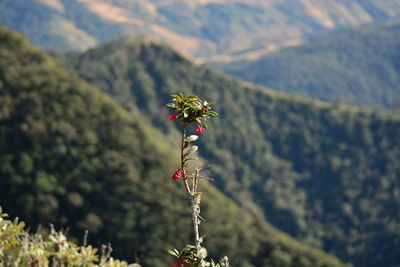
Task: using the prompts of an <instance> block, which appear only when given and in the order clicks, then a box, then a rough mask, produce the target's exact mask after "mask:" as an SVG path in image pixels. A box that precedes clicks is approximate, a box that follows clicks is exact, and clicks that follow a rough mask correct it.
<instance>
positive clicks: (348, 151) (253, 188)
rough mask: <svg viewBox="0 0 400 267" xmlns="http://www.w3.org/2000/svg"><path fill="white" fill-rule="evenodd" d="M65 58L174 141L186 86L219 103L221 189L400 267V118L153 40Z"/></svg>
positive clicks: (285, 222)
mask: <svg viewBox="0 0 400 267" xmlns="http://www.w3.org/2000/svg"><path fill="white" fill-rule="evenodd" d="M60 59H61V60H62V61H63V62H64V65H65V66H67V68H68V69H70V71H71V72H72V73H74V74H76V75H79V77H81V78H82V79H84V80H86V81H88V82H89V83H92V84H93V85H95V86H97V87H99V88H101V89H102V90H103V91H104V92H106V93H108V94H109V95H111V96H112V97H113V98H114V99H116V100H117V101H118V102H120V103H121V104H122V105H123V106H124V107H125V108H127V109H128V110H132V111H133V112H134V113H136V114H139V115H140V117H141V118H146V119H148V120H149V122H150V123H151V124H152V125H154V126H155V127H157V128H158V129H160V130H161V131H162V132H164V133H165V134H169V135H172V136H174V135H176V128H175V125H173V123H171V122H168V121H167V120H166V118H167V117H168V112H169V111H168V110H167V108H164V107H163V104H165V103H167V102H168V100H169V95H170V94H171V93H173V92H174V91H175V90H176V88H179V89H182V90H183V91H184V92H185V93H189V92H191V93H195V94H199V95H202V96H204V97H206V98H207V99H210V100H211V101H213V102H216V103H218V109H217V111H218V112H219V113H220V116H219V119H218V121H217V122H212V123H211V124H212V126H213V127H212V129H213V130H212V131H210V132H207V131H206V132H205V133H204V143H203V145H202V146H203V149H201V150H200V152H199V153H200V155H201V156H203V158H205V159H207V162H206V163H205V164H206V166H209V170H210V176H211V177H213V178H215V184H216V185H217V187H218V188H219V189H220V190H221V191H223V192H224V193H225V194H226V195H228V196H229V197H231V198H233V199H234V200H236V202H237V203H239V204H240V205H241V206H242V207H245V208H246V209H247V210H249V211H251V212H252V213H253V214H255V215H256V216H258V217H259V218H267V219H268V221H270V222H272V223H273V224H274V225H275V226H276V227H278V228H280V229H281V230H283V231H286V232H288V233H290V234H291V235H293V236H296V237H297V238H299V239H301V240H303V241H306V242H308V243H309V244H312V245H313V246H317V247H321V248H323V249H324V250H326V251H328V252H331V253H334V254H336V255H337V256H339V257H340V258H341V259H343V260H344V261H351V262H353V263H355V265H356V266H371V267H372V266H396V264H397V263H398V262H399V260H400V259H399V255H398V253H397V248H396V247H397V245H396V242H397V241H396V240H398V238H399V232H398V231H397V229H399V227H400V218H399V217H398V214H400V213H399V207H400V205H399V204H400V202H399V200H400V198H399V195H398V192H399V184H400V180H399V178H400V176H399V173H400V163H399V158H400V143H399V142H400V140H399V138H398V136H400V118H399V117H395V116H394V115H387V114H381V113H377V112H373V111H370V110H364V109H360V108H355V107H348V106H342V105H331V104H327V103H322V102H317V101H312V100H307V99H303V98H299V97H291V96H286V95H283V94H278V93H274V92H272V91H269V90H267V89H264V88H259V87H254V86H250V85H246V84H244V83H241V82H239V81H238V80H235V79H233V78H231V77H227V76H225V75H222V74H218V73H216V72H214V71H212V70H210V69H209V68H206V67H204V66H196V65H194V64H192V63H191V62H190V61H188V60H187V59H185V58H184V57H182V56H180V55H179V54H177V53H176V52H174V51H173V50H172V49H170V48H168V47H165V46H160V45H158V44H156V43H152V42H147V41H136V42H130V41H126V40H121V41H119V42H111V43H109V44H106V45H103V46H100V47H98V48H96V49H92V50H89V51H88V52H86V53H82V54H79V53H72V54H68V55H67V56H65V57H64V58H60ZM208 162H209V164H208Z"/></svg>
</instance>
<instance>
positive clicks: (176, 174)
mask: <svg viewBox="0 0 400 267" xmlns="http://www.w3.org/2000/svg"><path fill="white" fill-rule="evenodd" d="M181 176H182V168H179V169H177V170H176V171H175V172H174V174H173V175H172V176H171V179H172V180H174V181H177V180H178V179H179V178H181Z"/></svg>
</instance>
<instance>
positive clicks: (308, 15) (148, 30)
mask: <svg viewBox="0 0 400 267" xmlns="http://www.w3.org/2000/svg"><path fill="white" fill-rule="evenodd" d="M399 15H400V0H385V1H381V0H352V1H343V0H329V1H318V0H300V1H297V0H269V1H264V0H229V1H228V0H192V1H184V0H124V1H115V0H19V1H14V0H3V1H1V2H0V24H1V25H3V26H6V27H9V28H12V29H14V30H17V31H20V32H22V33H24V34H26V35H27V36H28V37H29V38H30V40H32V42H33V43H35V44H37V45H39V46H41V47H43V48H46V49H55V50H59V51H66V50H76V49H86V48H88V47H93V46H95V45H96V44H98V43H103V42H104V41H107V40H110V39H114V38H117V37H121V36H131V37H133V36H141V35H146V36H150V37H152V38H155V39H157V40H159V41H165V42H167V43H169V44H172V45H174V46H176V48H178V49H179V50H180V51H184V52H185V53H186V54H189V55H192V56H194V57H202V58H204V57H208V56H213V55H221V54H226V55H235V54H238V53H239V54H240V53H244V52H249V51H254V50H256V51H264V50H267V51H268V50H271V49H275V48H277V47H281V46H287V45H292V44H295V43H298V41H299V40H303V39H306V38H309V37H311V36H314V35H316V34H319V33H322V32H326V31H329V30H331V29H335V28H342V27H348V26H355V25H360V24H366V23H375V22H383V21H388V20H398V19H399Z"/></svg>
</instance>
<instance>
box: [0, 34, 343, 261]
mask: <svg viewBox="0 0 400 267" xmlns="http://www.w3.org/2000/svg"><path fill="white" fill-rule="evenodd" d="M0 103H1V105H0V177H1V179H0V206H2V207H3V210H5V211H7V212H8V213H9V214H10V215H11V216H12V217H14V216H18V217H20V218H22V219H24V220H26V221H27V223H29V225H31V227H32V229H36V227H37V225H38V224H41V225H42V229H43V228H44V229H46V228H47V225H48V224H49V223H53V224H55V225H56V227H64V228H65V227H68V229H69V235H72V237H74V238H75V240H76V239H81V238H82V237H83V236H84V230H85V229H88V230H89V242H90V243H92V244H95V245H99V244H104V243H107V242H111V243H112V247H113V249H114V250H113V255H115V256H117V257H120V258H125V259H128V260H130V261H133V260H135V259H136V260H139V261H140V263H141V264H142V265H143V266H155V267H158V266H166V264H167V263H168V262H170V261H171V258H170V257H169V256H167V255H166V253H163V250H164V249H166V248H173V247H176V248H181V247H183V246H184V245H186V244H187V243H188V242H190V240H192V237H191V234H190V229H191V217H190V216H191V215H190V209H189V206H188V205H187V202H188V201H187V198H186V196H185V193H184V190H182V188H181V186H182V185H181V184H180V183H176V182H174V181H172V180H171V179H169V177H170V175H171V174H172V173H173V171H174V170H175V169H176V168H177V166H178V165H179V162H178V157H179V153H178V151H177V149H174V148H172V147H171V146H170V145H168V144H167V143H166V142H165V141H164V137H163V136H162V135H161V134H160V133H159V132H158V131H156V130H155V129H153V128H151V127H149V126H148V125H146V124H147V123H146V120H145V119H144V118H142V117H139V116H135V115H133V114H130V113H128V112H126V111H125V110H123V109H122V108H121V107H120V106H119V105H118V104H116V102H114V101H113V100H111V99H110V97H108V96H106V95H105V94H102V93H101V92H100V91H99V90H98V89H96V88H93V87H91V86H89V85H88V84H86V83H84V82H83V81H81V80H79V79H78V78H76V77H73V76H71V75H69V74H67V73H66V71H65V70H64V69H63V68H62V67H60V65H58V64H57V63H56V62H55V61H54V60H52V59H51V58H50V57H49V56H47V55H46V54H44V53H42V52H39V51H38V50H37V49H36V48H34V47H32V45H30V44H29V43H28V41H27V40H26V39H25V38H23V37H22V36H21V35H19V34H16V33H14V32H11V31H10V30H6V29H4V28H2V27H0ZM202 191H203V192H204V193H205V196H204V198H203V203H202V204H204V205H202V216H203V217H204V218H206V219H207V223H205V224H202V225H201V227H200V228H201V231H202V233H204V234H205V235H206V242H205V245H206V246H207V248H208V249H209V254H210V256H211V257H215V258H219V257H221V256H224V255H228V256H229V257H230V260H231V262H232V264H233V266H292V267H295V266H299V264H301V266H310V267H311V266H321V267H322V266H332V267H333V266H338V267H339V266H343V265H342V264H341V263H340V262H339V261H338V260H337V259H336V258H334V257H331V256H328V255H326V254H324V253H322V252H321V251H318V250H315V249H311V248H309V247H307V246H306V245H304V244H300V243H299V242H297V241H295V240H293V239H292V238H290V237H289V236H287V235H285V234H283V233H281V232H279V231H277V230H276V229H274V228H273V227H271V226H270V225H269V224H268V223H266V222H265V221H262V220H259V219H255V218H253V217H251V216H250V215H249V214H247V213H246V212H244V211H243V209H240V208H239V207H238V206H237V205H235V204H234V203H233V202H232V201H231V200H229V199H228V198H226V197H225V196H223V195H222V194H221V193H220V192H219V191H217V190H216V189H215V188H214V187H213V186H212V185H210V184H207V183H205V184H203V186H202Z"/></svg>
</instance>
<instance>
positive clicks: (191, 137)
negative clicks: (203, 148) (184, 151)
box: [185, 134, 199, 142]
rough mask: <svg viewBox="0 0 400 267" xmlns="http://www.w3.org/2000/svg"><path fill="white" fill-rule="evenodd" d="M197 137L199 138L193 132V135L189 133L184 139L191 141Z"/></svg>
mask: <svg viewBox="0 0 400 267" xmlns="http://www.w3.org/2000/svg"><path fill="white" fill-rule="evenodd" d="M197 139H199V136H197V135H195V134H193V135H189V136H188V137H186V139H185V141H186V142H193V141H196V140H197Z"/></svg>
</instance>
